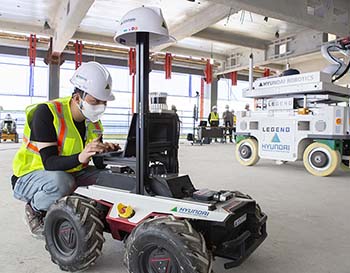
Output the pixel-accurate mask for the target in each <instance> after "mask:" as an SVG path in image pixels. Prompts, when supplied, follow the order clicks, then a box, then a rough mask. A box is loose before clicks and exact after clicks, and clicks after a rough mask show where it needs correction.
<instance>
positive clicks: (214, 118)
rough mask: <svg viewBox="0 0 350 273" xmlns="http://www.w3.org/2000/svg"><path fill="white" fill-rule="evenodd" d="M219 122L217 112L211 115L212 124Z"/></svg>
mask: <svg viewBox="0 0 350 273" xmlns="http://www.w3.org/2000/svg"><path fill="white" fill-rule="evenodd" d="M212 121H219V114H218V113H215V112H211V113H210V122H212Z"/></svg>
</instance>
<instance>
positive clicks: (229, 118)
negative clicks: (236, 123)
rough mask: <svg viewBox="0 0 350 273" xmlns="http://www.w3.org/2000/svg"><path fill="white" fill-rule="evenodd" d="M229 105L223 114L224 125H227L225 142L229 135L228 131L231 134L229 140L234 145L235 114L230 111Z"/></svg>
mask: <svg viewBox="0 0 350 273" xmlns="http://www.w3.org/2000/svg"><path fill="white" fill-rule="evenodd" d="M229 108H230V107H229V105H226V107H225V112H224V113H223V114H222V119H223V120H224V125H225V142H226V135H227V130H228V133H229V138H230V142H231V143H232V142H233V141H232V128H233V114H232V112H231V111H230V110H229Z"/></svg>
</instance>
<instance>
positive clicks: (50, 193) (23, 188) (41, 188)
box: [13, 167, 101, 211]
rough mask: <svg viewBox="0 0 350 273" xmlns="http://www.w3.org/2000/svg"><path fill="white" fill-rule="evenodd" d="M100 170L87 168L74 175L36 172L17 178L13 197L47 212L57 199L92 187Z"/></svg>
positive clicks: (44, 171) (57, 172)
mask: <svg viewBox="0 0 350 273" xmlns="http://www.w3.org/2000/svg"><path fill="white" fill-rule="evenodd" d="M100 172H101V170H98V169H96V168H94V167H87V168H85V169H84V170H82V171H80V172H76V173H67V172H64V171H46V170H38V171H33V172H31V173H28V174H26V175H24V176H21V177H19V178H18V180H17V182H16V185H15V188H14V190H13V192H14V193H13V195H14V197H15V198H17V199H19V200H22V201H25V202H27V203H30V205H31V206H32V208H33V209H34V210H37V211H47V210H48V208H49V207H50V206H51V205H52V204H53V203H54V202H55V201H56V200H58V199H60V198H62V197H64V196H67V195H69V194H71V193H73V192H74V190H75V189H76V187H78V186H87V185H92V184H94V183H95V182H96V180H97V177H98V174H99V173H100Z"/></svg>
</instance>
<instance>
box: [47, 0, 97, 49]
mask: <svg viewBox="0 0 350 273" xmlns="http://www.w3.org/2000/svg"><path fill="white" fill-rule="evenodd" d="M94 1H95V0H64V1H60V6H59V8H58V10H57V12H56V15H55V17H54V20H53V25H54V28H55V30H54V35H53V48H52V52H53V54H55V55H59V54H61V52H62V51H63V50H64V48H65V47H66V45H67V43H68V41H69V40H70V39H71V38H72V36H73V34H74V33H75V31H76V30H77V28H78V27H79V24H80V23H81V21H82V20H83V18H84V17H85V15H86V13H87V12H88V10H89V9H90V7H91V6H92V4H93V3H94Z"/></svg>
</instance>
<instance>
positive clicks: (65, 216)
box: [44, 196, 105, 272]
mask: <svg viewBox="0 0 350 273" xmlns="http://www.w3.org/2000/svg"><path fill="white" fill-rule="evenodd" d="M103 229H104V224H103V222H102V221H101V219H100V218H99V211H98V210H97V209H96V202H95V201H91V200H89V199H86V198H83V197H80V196H67V197H64V198H62V199H60V200H58V201H57V202H56V203H55V204H53V205H52V206H51V207H50V208H49V210H48V212H47V214H46V217H45V227H44V234H45V241H46V250H48V251H49V253H50V255H51V260H52V262H54V263H55V264H57V265H58V266H59V267H60V269H61V270H64V271H71V272H74V271H80V270H84V269H87V268H88V267H89V266H91V265H93V264H94V263H95V261H96V259H97V258H98V257H99V256H100V255H101V250H102V246H103V243H104V241H105V239H104V238H103Z"/></svg>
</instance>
